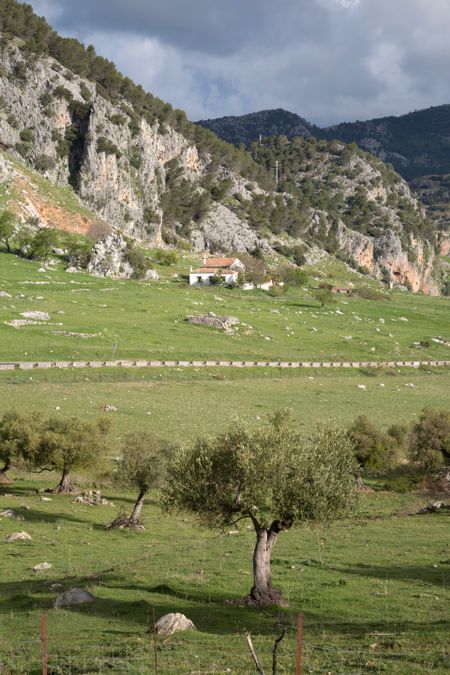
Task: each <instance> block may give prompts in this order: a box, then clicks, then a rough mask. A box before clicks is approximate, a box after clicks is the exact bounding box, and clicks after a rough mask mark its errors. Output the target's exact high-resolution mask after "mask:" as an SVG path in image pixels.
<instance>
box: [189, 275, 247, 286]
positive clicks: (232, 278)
mask: <svg viewBox="0 0 450 675" xmlns="http://www.w3.org/2000/svg"><path fill="white" fill-rule="evenodd" d="M213 276H214V274H210V273H209V272H208V273H206V272H203V273H202V274H194V273H191V274H189V284H190V285H191V286H198V285H200V284H202V285H205V286H209V285H210V279H211V277H213ZM200 278H201V280H200ZM237 278H238V274H237V272H235V273H231V274H224V275H223V280H224V282H225V283H226V284H233V283H236V281H237Z"/></svg>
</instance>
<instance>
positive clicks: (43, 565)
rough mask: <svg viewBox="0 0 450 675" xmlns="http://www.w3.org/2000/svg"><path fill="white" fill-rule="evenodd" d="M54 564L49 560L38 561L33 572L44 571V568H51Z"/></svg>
mask: <svg viewBox="0 0 450 675" xmlns="http://www.w3.org/2000/svg"><path fill="white" fill-rule="evenodd" d="M52 567H53V565H52V564H51V563H48V562H42V563H38V564H37V565H34V566H33V572H42V571H43V570H51V569H52Z"/></svg>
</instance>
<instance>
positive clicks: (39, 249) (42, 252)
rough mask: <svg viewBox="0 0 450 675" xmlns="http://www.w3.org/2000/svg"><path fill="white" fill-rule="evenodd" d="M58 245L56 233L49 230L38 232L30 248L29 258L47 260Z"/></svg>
mask: <svg viewBox="0 0 450 675" xmlns="http://www.w3.org/2000/svg"><path fill="white" fill-rule="evenodd" d="M58 243H59V238H58V233H57V232H56V231H55V230H52V229H51V228H46V229H43V230H38V232H36V234H35V236H34V238H33V240H32V242H31V248H30V256H31V257H32V258H42V259H43V260H47V258H48V257H49V255H50V253H51V252H52V248H53V247H54V246H57V245H58Z"/></svg>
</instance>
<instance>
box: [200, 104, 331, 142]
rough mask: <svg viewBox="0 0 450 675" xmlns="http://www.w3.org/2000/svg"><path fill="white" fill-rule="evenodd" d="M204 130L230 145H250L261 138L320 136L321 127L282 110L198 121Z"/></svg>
mask: <svg viewBox="0 0 450 675" xmlns="http://www.w3.org/2000/svg"><path fill="white" fill-rule="evenodd" d="M197 124H199V125H200V126H202V127H205V128H206V129H210V130H211V131H213V132H214V133H215V134H217V136H219V138H223V139H224V140H225V141H228V142H229V143H233V144H234V145H239V144H241V143H243V144H244V145H247V146H248V145H250V143H252V142H253V141H255V140H258V139H259V137H260V136H261V137H263V138H264V137H266V136H282V135H284V136H287V137H288V138H289V139H292V138H295V136H305V137H306V138H309V137H310V136H318V135H319V134H320V129H319V127H316V126H314V124H310V123H309V122H307V121H306V120H305V119H303V118H302V117H299V116H298V115H296V114H295V113H291V112H288V111H287V110H283V109H282V108H278V109H277V110H261V112H257V113H250V114H248V115H241V116H239V117H233V116H231V117H219V118H217V119H211V120H200V121H199V122H197Z"/></svg>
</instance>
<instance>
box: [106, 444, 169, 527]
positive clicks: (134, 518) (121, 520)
mask: <svg viewBox="0 0 450 675" xmlns="http://www.w3.org/2000/svg"><path fill="white" fill-rule="evenodd" d="M172 454H173V447H172V446H171V445H170V444H169V443H168V442H166V441H164V440H162V439H161V438H158V437H157V436H153V435H152V434H149V433H146V432H134V433H131V434H129V435H128V436H127V437H126V439H125V442H124V444H123V447H122V459H121V461H120V463H119V467H118V470H117V474H116V477H115V482H116V483H117V484H118V485H120V486H121V487H125V488H133V489H136V490H137V491H138V497H137V499H136V502H135V505H134V508H133V511H132V513H131V515H130V516H129V517H128V516H126V515H123V514H121V515H119V516H118V517H117V518H116V519H115V520H113V522H112V523H111V524H110V525H109V526H108V529H110V528H115V527H126V528H129V529H134V530H143V529H144V527H143V525H142V523H141V520H140V517H141V511H142V506H143V504H144V499H145V496H146V494H147V493H148V491H149V490H151V489H152V488H155V487H159V486H161V484H162V481H163V479H164V475H165V471H166V467H167V462H168V460H169V458H170V457H171V455H172Z"/></svg>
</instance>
